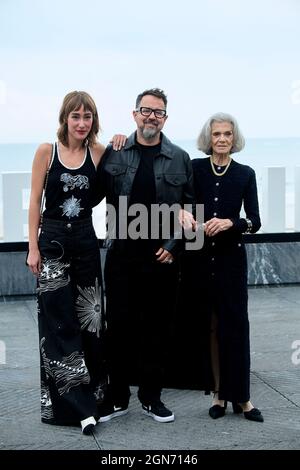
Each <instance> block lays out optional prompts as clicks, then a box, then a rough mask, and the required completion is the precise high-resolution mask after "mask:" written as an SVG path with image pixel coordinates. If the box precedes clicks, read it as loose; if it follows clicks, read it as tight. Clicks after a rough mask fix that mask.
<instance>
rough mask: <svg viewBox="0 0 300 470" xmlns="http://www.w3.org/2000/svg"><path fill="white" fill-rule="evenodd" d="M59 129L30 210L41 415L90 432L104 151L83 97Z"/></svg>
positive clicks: (73, 96) (98, 374)
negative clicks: (97, 198)
mask: <svg viewBox="0 0 300 470" xmlns="http://www.w3.org/2000/svg"><path fill="white" fill-rule="evenodd" d="M59 124H60V126H59V129H58V132H57V136H58V141H57V142H55V143H54V144H53V145H52V144H49V143H45V144H42V145H40V146H39V147H38V149H37V152H36V155H35V158H34V161H33V167H32V185H31V197H30V207H29V254H28V258H27V264H28V266H29V269H30V270H31V271H32V273H34V274H35V275H36V276H37V299H38V324H39V340H40V353H41V414H42V421H43V422H45V423H49V424H59V425H76V424H78V425H79V423H81V427H82V432H83V433H84V434H90V433H91V432H92V430H93V428H94V426H95V425H96V422H97V418H98V411H97V403H100V402H101V401H102V399H103V394H104V391H105V387H106V377H107V374H106V369H105V361H104V354H103V333H104V329H105V320H104V312H103V292H102V278H101V267H100V255H99V247H98V240H97V237H96V235H95V231H94V228H93V225H92V217H91V216H92V206H93V203H92V199H93V198H92V195H93V191H94V185H95V181H96V169H97V166H98V164H99V162H100V160H101V157H102V155H103V153H104V150H105V147H104V146H103V145H102V144H100V143H98V142H97V140H96V139H97V134H98V131H99V118H98V112H97V108H96V105H95V103H94V101H93V99H92V98H91V96H89V95H88V94H87V93H85V92H82V91H74V92H71V93H69V94H67V95H66V96H65V98H64V100H63V104H62V107H61V110H60V113H59ZM44 187H45V209H44V211H43V216H42V225H41V229H40V231H39V225H40V212H41V205H43V202H42V200H43V197H42V194H43V188H44Z"/></svg>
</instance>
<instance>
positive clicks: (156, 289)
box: [105, 249, 178, 406]
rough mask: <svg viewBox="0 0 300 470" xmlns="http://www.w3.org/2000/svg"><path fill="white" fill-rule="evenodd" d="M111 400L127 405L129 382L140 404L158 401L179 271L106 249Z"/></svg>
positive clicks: (146, 256) (152, 259)
mask: <svg viewBox="0 0 300 470" xmlns="http://www.w3.org/2000/svg"><path fill="white" fill-rule="evenodd" d="M105 286H106V297H107V304H106V312H107V326H108V330H107V333H108V350H109V376H110V396H111V399H112V400H113V403H114V404H116V405H122V406H126V405H127V404H128V402H129V396H130V389H129V384H130V383H132V384H137V385H138V386H139V390H138V397H139V399H140V401H141V402H142V403H143V404H150V403H152V402H153V401H156V400H159V399H160V395H161V390H162V383H163V372H164V365H165V361H166V356H167V354H168V352H169V348H170V339H171V337H172V328H173V318H174V311H175V305H176V300H177V286H178V267H177V264H176V263H175V262H174V263H172V264H161V263H158V262H157V261H156V259H155V256H154V254H153V255H149V254H147V253H146V254H144V255H143V254H142V253H139V255H138V256H135V255H134V253H126V252H125V253H124V252H122V251H118V250H114V249H112V250H109V251H108V254H107V257H106V265H105Z"/></svg>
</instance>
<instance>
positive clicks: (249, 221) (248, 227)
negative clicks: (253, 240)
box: [245, 219, 253, 233]
mask: <svg viewBox="0 0 300 470" xmlns="http://www.w3.org/2000/svg"><path fill="white" fill-rule="evenodd" d="M245 220H246V222H247V230H246V232H245V233H251V232H252V228H253V224H252V221H251V220H250V219H245Z"/></svg>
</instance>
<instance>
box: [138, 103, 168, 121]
mask: <svg viewBox="0 0 300 470" xmlns="http://www.w3.org/2000/svg"><path fill="white" fill-rule="evenodd" d="M137 111H139V112H140V113H141V115H142V116H146V117H149V116H151V114H152V113H154V116H155V117H156V118H159V119H162V118H164V117H166V115H167V111H166V110H165V109H152V108H146V107H145V106H141V107H140V109H137Z"/></svg>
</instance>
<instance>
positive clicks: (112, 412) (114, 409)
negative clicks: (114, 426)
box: [98, 404, 128, 423]
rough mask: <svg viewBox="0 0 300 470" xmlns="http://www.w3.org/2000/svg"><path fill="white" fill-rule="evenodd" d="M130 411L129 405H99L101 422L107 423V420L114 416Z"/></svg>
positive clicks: (99, 420)
mask: <svg viewBox="0 0 300 470" xmlns="http://www.w3.org/2000/svg"><path fill="white" fill-rule="evenodd" d="M127 413H128V405H127V406H116V405H108V404H107V405H105V404H103V405H100V406H99V414H100V418H99V419H98V422H99V423H105V421H109V420H110V419H112V418H117V417H118V416H123V415H126V414H127Z"/></svg>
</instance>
